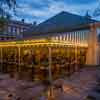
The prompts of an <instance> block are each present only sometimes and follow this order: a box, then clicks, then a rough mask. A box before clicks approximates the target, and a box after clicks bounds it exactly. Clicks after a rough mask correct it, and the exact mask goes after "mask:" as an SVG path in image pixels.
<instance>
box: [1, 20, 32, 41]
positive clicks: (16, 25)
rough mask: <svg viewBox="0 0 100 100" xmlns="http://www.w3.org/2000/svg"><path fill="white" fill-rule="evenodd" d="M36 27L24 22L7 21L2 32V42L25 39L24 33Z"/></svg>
mask: <svg viewBox="0 0 100 100" xmlns="http://www.w3.org/2000/svg"><path fill="white" fill-rule="evenodd" d="M32 26H34V25H33V24H29V23H25V22H24V20H22V21H14V20H6V21H5V22H4V23H3V27H1V31H0V40H3V41H7V40H16V39H17V38H21V37H23V32H24V31H26V30H28V29H29V28H31V27H32Z"/></svg>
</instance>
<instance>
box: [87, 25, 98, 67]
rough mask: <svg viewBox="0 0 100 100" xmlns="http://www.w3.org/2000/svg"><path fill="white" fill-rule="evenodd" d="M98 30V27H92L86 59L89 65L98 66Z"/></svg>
mask: <svg viewBox="0 0 100 100" xmlns="http://www.w3.org/2000/svg"><path fill="white" fill-rule="evenodd" d="M96 60H97V30H96V25H95V24H91V25H90V32H89V38H88V51H87V57H86V64H87V65H97V61H96Z"/></svg>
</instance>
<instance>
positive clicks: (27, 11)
mask: <svg viewBox="0 0 100 100" xmlns="http://www.w3.org/2000/svg"><path fill="white" fill-rule="evenodd" d="M98 2H99V0H17V4H18V6H19V7H18V8H17V9H16V11H17V16H16V17H15V18H17V19H19V20H20V19H22V18H24V19H25V21H27V22H31V23H33V21H37V23H40V22H42V21H44V20H46V19H48V18H50V17H52V16H54V15H55V14H57V13H59V12H61V11H68V12H71V13H75V14H78V15H85V13H86V11H87V10H88V11H89V13H90V14H92V12H93V11H94V9H95V8H97V7H98V6H99V3H98Z"/></svg>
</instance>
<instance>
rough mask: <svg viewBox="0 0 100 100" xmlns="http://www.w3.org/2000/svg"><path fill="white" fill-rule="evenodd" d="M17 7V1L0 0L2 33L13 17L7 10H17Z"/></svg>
mask: <svg viewBox="0 0 100 100" xmlns="http://www.w3.org/2000/svg"><path fill="white" fill-rule="evenodd" d="M6 7H7V8H6ZM15 7H16V0H0V32H4V27H5V24H7V20H9V18H10V17H11V15H10V14H9V12H7V11H5V9H9V10H11V9H13V10H15Z"/></svg>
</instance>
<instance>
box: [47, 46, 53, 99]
mask: <svg viewBox="0 0 100 100" xmlns="http://www.w3.org/2000/svg"><path fill="white" fill-rule="evenodd" d="M48 51H49V56H48V59H49V68H48V69H49V82H50V88H49V94H48V100H51V99H53V98H54V95H53V87H52V81H53V80H52V71H51V68H52V57H51V47H48Z"/></svg>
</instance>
